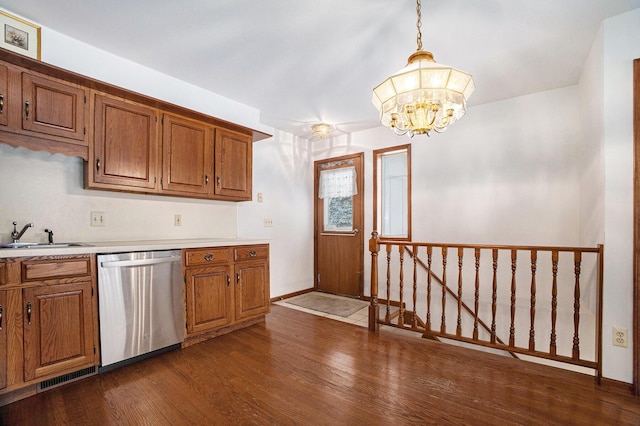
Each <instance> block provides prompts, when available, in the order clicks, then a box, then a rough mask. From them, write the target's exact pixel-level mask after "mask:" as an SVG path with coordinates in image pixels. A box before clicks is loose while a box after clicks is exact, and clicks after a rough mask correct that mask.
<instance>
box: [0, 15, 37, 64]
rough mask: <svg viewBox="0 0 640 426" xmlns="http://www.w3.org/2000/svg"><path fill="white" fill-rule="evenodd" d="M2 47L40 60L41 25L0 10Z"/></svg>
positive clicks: (0, 45) (0, 42)
mask: <svg viewBox="0 0 640 426" xmlns="http://www.w3.org/2000/svg"><path fill="white" fill-rule="evenodd" d="M0 32H1V33H2V37H1V38H0V47H2V48H3V49H7V50H10V51H12V52H15V53H19V54H21V55H25V56H28V57H30V58H33V59H37V60H40V47H41V46H40V27H39V26H38V25H35V24H33V23H31V22H28V21H25V20H24V19H21V18H18V17H17V16H13V15H11V14H9V13H7V12H5V11H2V10H0Z"/></svg>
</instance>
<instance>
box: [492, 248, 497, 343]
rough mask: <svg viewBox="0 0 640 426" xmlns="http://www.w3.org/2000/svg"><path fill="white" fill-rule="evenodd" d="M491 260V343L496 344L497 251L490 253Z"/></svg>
mask: <svg viewBox="0 0 640 426" xmlns="http://www.w3.org/2000/svg"><path fill="white" fill-rule="evenodd" d="M491 257H492V260H493V265H492V266H493V282H492V284H493V289H492V290H491V343H496V307H497V302H498V249H493V250H492V251H491Z"/></svg>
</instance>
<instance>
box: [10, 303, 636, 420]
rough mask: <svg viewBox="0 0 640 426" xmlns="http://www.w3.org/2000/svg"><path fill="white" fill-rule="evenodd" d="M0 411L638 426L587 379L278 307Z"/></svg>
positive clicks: (621, 403)
mask: <svg viewBox="0 0 640 426" xmlns="http://www.w3.org/2000/svg"><path fill="white" fill-rule="evenodd" d="M0 410H2V411H1V413H2V414H1V420H2V424H7V425H48V424H74V425H76V424H87V425H103V424H112V425H116V424H117V425H121V424H153V425H156V424H157V425H165V424H166V425H180V424H191V425H202V424H204V425H217V424H221V425H222V424H224V425H228V424H259V425H261V424H279V425H280V424H282V425H287V424H304V425H308V424H331V425H333V424H339V425H364V424H366V425H374V424H473V425H478V424H480V425H481V424H492V425H495V424H562V425H566V424H616V425H619V424H635V425H637V424H640V400H638V399H636V398H634V397H633V396H631V395H623V394H619V393H614V392H608V391H606V390H604V389H601V388H598V387H597V386H595V384H594V381H593V378H590V377H586V376H583V375H580V374H577V373H571V372H567V371H563V370H559V369H555V368H551V367H544V366H540V365H535V364H531V363H526V362H523V361H518V360H514V359H511V358H508V357H499V356H496V355H491V354H487V353H483V352H477V351H473V350H468V349H463V348H458V347H453V346H449V345H446V344H443V343H439V342H435V341H431V340H426V339H417V338H413V337H406V336H402V335H398V334H396V333H393V332H390V331H384V330H383V331H382V332H381V334H380V335H379V336H377V335H374V334H370V333H369V332H368V331H367V330H366V329H365V328H362V327H358V326H355V325H350V324H345V323H341V322H337V321H333V320H330V319H326V318H321V317H317V316H313V315H309V314H306V313H303V312H299V311H295V310H292V309H287V308H285V307H280V306H274V307H273V310H272V313H271V314H270V315H269V316H268V318H267V322H266V324H261V325H257V326H253V327H250V328H248V329H245V330H241V331H237V332H235V333H232V334H229V335H226V336H221V337H218V338H216V339H213V340H210V341H207V342H205V343H201V344H197V345H194V346H191V347H189V348H186V349H182V350H179V351H174V352H170V353H166V354H163V355H159V356H157V357H155V358H152V359H149V360H146V361H142V362H139V363H136V364H133V365H129V366H126V367H123V368H120V369H118V370H115V371H112V372H109V373H106V374H102V375H98V376H94V377H90V378H87V379H85V380H82V381H80V382H76V383H71V384H67V385H65V386H63V387H60V388H57V389H52V390H50V391H48V392H44V393H42V394H39V395H36V396H34V397H31V398H28V399H25V400H22V401H19V402H16V403H13V404H11V405H8V406H6V407H3V408H1V409H0Z"/></svg>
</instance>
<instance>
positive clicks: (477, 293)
mask: <svg viewBox="0 0 640 426" xmlns="http://www.w3.org/2000/svg"><path fill="white" fill-rule="evenodd" d="M474 252H475V259H476V280H475V287H476V291H475V293H474V297H473V298H474V304H473V308H474V309H473V340H478V305H479V300H480V249H479V248H477V247H476V248H475V250H474Z"/></svg>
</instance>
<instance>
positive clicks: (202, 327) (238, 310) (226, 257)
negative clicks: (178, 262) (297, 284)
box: [183, 245, 270, 346]
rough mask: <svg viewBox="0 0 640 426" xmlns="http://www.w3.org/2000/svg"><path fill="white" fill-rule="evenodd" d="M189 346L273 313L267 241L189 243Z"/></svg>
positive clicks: (185, 257)
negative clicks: (213, 244) (212, 245)
mask: <svg viewBox="0 0 640 426" xmlns="http://www.w3.org/2000/svg"><path fill="white" fill-rule="evenodd" d="M183 266H184V270H185V293H186V297H185V304H186V305H185V308H186V309H185V310H186V313H187V324H186V339H185V346H186V345H189V344H190V343H195V342H197V341H201V340H205V339H206V338H209V337H214V336H216V335H218V334H223V333H225V332H229V331H233V330H235V329H238V328H242V327H245V326H248V325H251V324H255V323H257V322H260V321H262V320H263V319H264V316H265V315H266V314H267V313H269V308H270V307H269V246H268V245H250V246H237V247H223V248H219V247H216V248H204V249H187V250H184V252H183Z"/></svg>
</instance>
